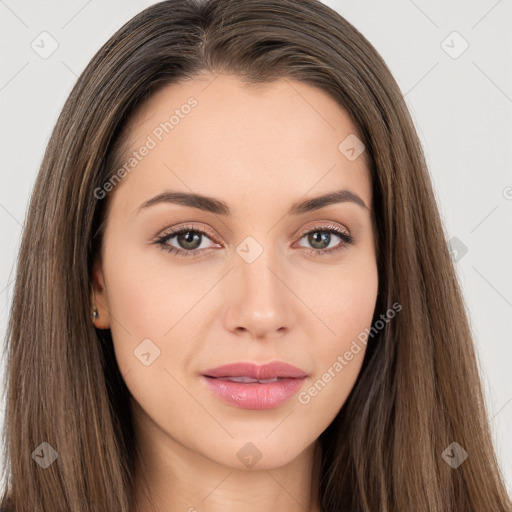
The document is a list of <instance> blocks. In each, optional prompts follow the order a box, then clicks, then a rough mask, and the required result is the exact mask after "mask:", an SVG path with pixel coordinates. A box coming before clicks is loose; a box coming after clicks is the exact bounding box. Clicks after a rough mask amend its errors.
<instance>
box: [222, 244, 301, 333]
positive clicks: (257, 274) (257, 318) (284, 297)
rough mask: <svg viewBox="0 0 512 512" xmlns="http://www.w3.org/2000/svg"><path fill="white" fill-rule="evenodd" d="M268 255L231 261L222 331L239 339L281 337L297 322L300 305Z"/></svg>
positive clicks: (284, 273)
mask: <svg viewBox="0 0 512 512" xmlns="http://www.w3.org/2000/svg"><path fill="white" fill-rule="evenodd" d="M269 252H270V251H267V250H265V251H263V252H262V253H261V254H260V255H259V256H258V257H257V258H256V259H255V260H254V261H252V262H248V261H246V260H244V259H243V258H242V257H240V258H238V257H237V258H235V267H234V268H233V270H232V272H230V274H231V275H230V277H229V279H228V281H229V282H228V283H226V287H227V288H228V291H227V294H228V297H229V298H228V310H227V311H226V314H225V323H226V328H227V329H228V330H230V331H231V332H234V333H236V334H238V335H241V336H247V337H251V338H254V339H259V340H262V339H267V338H268V339H271V338H276V337H281V336H283V335H285V334H286V333H287V332H288V331H289V330H290V328H291V326H292V325H293V324H294V322H296V321H297V318H296V316H295V315H296V314H297V313H296V312H297V307H298V304H300V301H299V300H298V299H297V298H296V297H295V296H294V294H293V292H292V290H291V289H290V286H289V285H288V284H287V281H288V280H289V279H290V276H289V273H288V272H286V271H285V270H283V265H280V264H279V263H278V262H277V261H276V258H273V257H272V258H270V257H269V256H268V255H269Z"/></svg>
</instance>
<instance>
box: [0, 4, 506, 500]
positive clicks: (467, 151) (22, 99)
mask: <svg viewBox="0 0 512 512" xmlns="http://www.w3.org/2000/svg"><path fill="white" fill-rule="evenodd" d="M153 3H155V2H153V1H142V0H139V1H136V0H130V1H127V0H124V1H121V0H109V1H108V2H106V1H100V0H89V1H85V0H66V1H64V0H59V1H55V0H53V1H50V2H37V1H35V0H31V1H28V0H21V1H18V0H6V1H2V0H0V44H1V48H2V54H1V59H0V109H1V120H2V123H1V125H0V130H1V134H0V148H1V149H0V151H1V156H2V161H1V171H0V226H1V228H0V245H1V248H2V250H1V252H0V336H1V338H0V339H1V340H2V341H3V340H4V339H5V328H6V323H7V315H8V309H9V306H10V301H11V298H12V289H13V277H14V265H15V260H16V254H17V249H18V247H19V241H20V235H21V229H22V225H23V222H24V216H25V212H26V208H27V204H28V199H29V196H30V192H31V190H32V187H33V183H34V180H35V177H36V173H37V171H38V167H39V165H40V163H41V159H42V156H43V153H44V149H45V147H46V144H47V142H48V138H49V135H50V131H51V129H52V128H53V126H54V124H55V122H56V120H57V116H58V114H59V112H60V110H61V108H62V106H63V104H64V101H65V99H66V97H67V95H68V94H69V92H70V91H71V88H72V86H73V85H74V83H75V81H76V79H77V78H78V75H79V74H80V73H81V71H82V70H83V69H84V67H85V66H86V64H87V63H88V61H89V60H90V59H91V58H92V56H93V54H94V53H95V52H96V51H97V50H98V49H99V48H100V46H101V45H102V44H103V43H104V42H105V41H106V40H107V39H108V38H109V37H110V36H111V35H112V34H113V33H114V32H115V31H116V30H117V29H118V28H119V27H120V26H121V25H122V24H123V23H124V22H125V21H127V20H128V19H130V18H131V17H132V16H133V15H135V14H136V13H137V12H139V11H140V10H142V9H143V8H144V7H146V6H148V5H150V4H153ZM325 3H326V4H327V5H329V6H330V7H333V8H334V9H335V10H337V11H338V12H339V13H340V14H341V15H342V16H344V17H345V18H346V19H347V20H348V21H350V22H351V23H352V24H354V25H355V26H356V28H358V29H359V30H360V31H361V32H362V33H363V34H364V35H365V36H366V37H367V38H368V39H369V40H370V41H371V42H372V43H373V45H374V46H375V47H376V48H377V50H378V51H379V52H380V53H381V55H382V56H383V57H384V59H385V61H386V62H387V64H388V65H389V67H390V69H391V71H392V73H393V74H394V76H395V78H396V80H397V81H398V83H399V85H400V87H401V90H402V92H403V93H404V95H405V99H406V102H407V105H408V106H409V108H410V110H411V113H412V116H413V119H414V121H415V123H416V127H417V129H418V132H419V135H420V138H421V140H422V142H423V145H424V148H425V152H426V155H427V159H428V164H429V167H430V172H431V175H432V180H433V183H434V187H435V190H436V195H437V198H438V201H439V206H440V209H441V214H442V217H443V220H444V222H445V225H446V229H447V232H448V234H449V237H450V239H451V240H452V243H453V245H452V247H453V249H454V253H453V254H454V259H455V260H456V262H457V270H458V275H459V278H460V282H461V284H462V286H463V290H464V295H465V298H466V301H467V305H468V308H469V311H470V315H471V320H472V327H473V330H474V333H475V337H476V344H477V347H476V348H477V351H478V357H479V363H480V367H481V372H482V377H483V381H484V386H485V393H486V398H487V403H488V407H489V421H490V425H491V428H492V432H493V436H494V439H495V443H496V447H497V450H498V456H499V460H500V463H501V467H502V469H503V471H504V473H505V477H506V481H507V485H508V488H509V492H512V436H510V432H512V377H511V368H510V366H511V362H512V338H511V334H510V333H511V332H512V265H511V262H512V236H511V235H512V172H511V160H512V157H511V146H512V145H511V141H512V116H511V114H512V66H511V62H512V60H511V57H512V52H511V49H512V30H511V28H512V27H511V21H512V1H511V0H499V1H496V0H480V1H475V0H471V1H468V0H465V1H462V0H458V1H451V2H441V1H430V2H427V1H425V0H415V1H412V0H391V1H387V2H379V1H377V0H372V1H370V0H351V1H327V2H325ZM44 31H46V32H48V33H49V34H50V36H40V34H41V33H42V32H44ZM454 31H456V32H457V33H458V34H459V35H457V34H455V35H454V34H453V32H454ZM52 40H55V41H56V43H53V44H58V47H57V49H56V50H55V51H54V52H53V53H52V54H51V55H50V56H48V57H47V58H42V57H41V56H40V54H41V53H42V52H43V51H49V50H51V44H52ZM443 41H444V42H443ZM466 44H467V45H468V48H467V49H466V50H465V51H462V50H464V48H465V46H466ZM33 46H34V47H35V48H37V52H36V51H35V49H33ZM38 52H39V53H38ZM466 251H467V252H466ZM34 257H35V258H37V247H34ZM2 371H3V372H4V371H5V361H2ZM1 390H2V393H3V392H4V390H3V386H2V389H1ZM3 411H4V402H3V400H2V402H1V403H0V421H2V423H3V418H4V416H3ZM507 432H508V435H507ZM415 456H416V455H415V454H414V453H411V457H415ZM469 456H471V454H469ZM0 463H2V461H0Z"/></svg>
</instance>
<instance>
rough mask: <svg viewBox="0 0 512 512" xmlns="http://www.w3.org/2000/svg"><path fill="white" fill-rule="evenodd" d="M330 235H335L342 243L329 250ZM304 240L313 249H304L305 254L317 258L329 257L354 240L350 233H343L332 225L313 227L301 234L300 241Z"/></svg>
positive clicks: (331, 239)
mask: <svg viewBox="0 0 512 512" xmlns="http://www.w3.org/2000/svg"><path fill="white" fill-rule="evenodd" d="M332 235H335V236H336V237H337V238H339V239H341V240H342V242H339V243H338V245H336V246H335V247H334V248H332V247H331V248H330V249H329V245H330V244H331V242H332V241H333V238H332ZM304 238H305V239H306V241H307V242H308V243H309V244H311V245H312V246H313V249H308V248H306V249H307V251H306V252H307V253H308V254H314V255H318V256H330V255H332V254H334V253H337V252H338V251H341V250H343V249H345V248H347V246H349V245H352V244H353V243H354V239H353V237H352V235H351V234H350V233H348V232H345V231H343V230H342V229H341V228H339V227H337V226H335V225H333V224H329V225H323V226H315V227H314V228H312V229H310V230H308V231H306V232H305V233H302V234H301V237H300V240H302V239H304ZM300 240H299V241H300ZM301 247H302V246H301Z"/></svg>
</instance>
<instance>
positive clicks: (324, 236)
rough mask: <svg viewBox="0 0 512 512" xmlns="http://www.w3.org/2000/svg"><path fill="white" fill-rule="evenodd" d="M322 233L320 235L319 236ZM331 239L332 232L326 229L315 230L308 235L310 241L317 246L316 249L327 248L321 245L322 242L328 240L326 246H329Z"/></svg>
mask: <svg viewBox="0 0 512 512" xmlns="http://www.w3.org/2000/svg"><path fill="white" fill-rule="evenodd" d="M318 235H320V236H318ZM330 239H331V234H330V233H327V232H325V231H315V232H313V233H310V234H309V235H308V242H309V243H310V244H311V245H312V246H313V247H315V249H325V247H321V245H322V243H324V242H327V245H326V247H328V246H329V242H330ZM318 243H320V247H317V244H318Z"/></svg>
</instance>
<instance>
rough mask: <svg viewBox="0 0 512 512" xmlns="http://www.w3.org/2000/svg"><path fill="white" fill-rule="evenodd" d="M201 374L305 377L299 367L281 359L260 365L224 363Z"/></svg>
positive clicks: (211, 375)
mask: <svg viewBox="0 0 512 512" xmlns="http://www.w3.org/2000/svg"><path fill="white" fill-rule="evenodd" d="M202 375H205V376H206V377H215V378H222V377H250V378H252V379H258V380H265V379H273V378H275V377H277V378H283V379H284V378H292V379H302V378H304V377H307V373H306V372H304V371H303V370H301V369H300V368H297V367H296V366H292V365H291V364H288V363H284V362H282V361H273V362H271V363H267V364H262V365H257V364H255V363H251V362H240V363H232V364H225V365H223V366H219V367H217V368H212V369H211V370H207V371H205V372H202Z"/></svg>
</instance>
